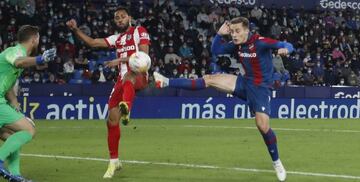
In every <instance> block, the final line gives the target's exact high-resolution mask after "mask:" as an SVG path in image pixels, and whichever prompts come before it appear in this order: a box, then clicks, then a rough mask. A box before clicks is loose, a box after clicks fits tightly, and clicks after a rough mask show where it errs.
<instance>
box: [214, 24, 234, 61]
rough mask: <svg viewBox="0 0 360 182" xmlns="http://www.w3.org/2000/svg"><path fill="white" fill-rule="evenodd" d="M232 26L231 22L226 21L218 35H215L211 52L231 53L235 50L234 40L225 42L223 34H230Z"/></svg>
mask: <svg viewBox="0 0 360 182" xmlns="http://www.w3.org/2000/svg"><path fill="white" fill-rule="evenodd" d="M229 34H230V28H229V22H228V21H225V23H224V24H223V25H222V26H221V27H220V29H219V31H218V32H217V34H216V36H215V37H214V39H213V41H212V44H211V52H212V54H213V56H217V55H219V54H230V53H232V52H233V51H234V49H235V45H234V44H233V43H232V42H224V40H223V38H222V36H225V35H229Z"/></svg>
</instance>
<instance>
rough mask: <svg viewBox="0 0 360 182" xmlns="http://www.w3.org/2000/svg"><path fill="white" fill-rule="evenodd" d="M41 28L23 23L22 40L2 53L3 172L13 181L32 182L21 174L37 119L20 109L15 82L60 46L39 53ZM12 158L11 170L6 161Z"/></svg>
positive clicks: (0, 132)
mask: <svg viewBox="0 0 360 182" xmlns="http://www.w3.org/2000/svg"><path fill="white" fill-rule="evenodd" d="M39 37H40V35H39V28H38V27H36V26H30V25H24V26H21V27H20V29H19V31H18V33H17V38H18V44H17V45H16V46H14V47H9V48H7V49H5V50H4V51H3V52H1V53H0V128H1V129H0V138H1V139H3V140H4V141H5V142H4V143H3V145H1V147H0V176H1V177H3V178H4V179H6V180H8V181H11V182H28V181H30V180H26V179H25V178H23V177H22V176H21V175H20V149H21V147H22V146H23V145H25V144H26V143H28V142H29V141H31V139H32V138H33V136H34V134H35V127H34V123H33V122H32V121H31V120H30V119H28V118H26V117H25V116H24V114H23V113H21V112H20V104H19V103H18V101H17V98H16V95H15V91H14V89H13V86H14V85H15V82H16V80H17V79H18V78H19V77H20V75H21V73H22V71H23V69H24V68H28V67H31V66H35V65H38V64H43V63H47V62H50V61H53V60H54V58H55V56H56V49H49V50H46V51H44V53H43V54H42V55H40V56H37V57H32V55H36V54H37V50H38V45H39ZM5 161H7V162H8V170H7V169H6V167H5V165H4V163H5Z"/></svg>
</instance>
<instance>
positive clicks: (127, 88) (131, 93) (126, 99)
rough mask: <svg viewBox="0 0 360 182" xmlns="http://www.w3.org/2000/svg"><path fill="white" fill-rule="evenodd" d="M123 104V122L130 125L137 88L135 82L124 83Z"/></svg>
mask: <svg viewBox="0 0 360 182" xmlns="http://www.w3.org/2000/svg"><path fill="white" fill-rule="evenodd" d="M122 97H123V98H122V100H123V101H122V102H120V103H119V109H120V114H121V122H122V123H123V124H124V125H128V124H129V122H130V110H131V108H132V104H133V102H134V98H135V88H134V84H133V82H131V81H130V80H127V81H125V82H124V83H123V95H122Z"/></svg>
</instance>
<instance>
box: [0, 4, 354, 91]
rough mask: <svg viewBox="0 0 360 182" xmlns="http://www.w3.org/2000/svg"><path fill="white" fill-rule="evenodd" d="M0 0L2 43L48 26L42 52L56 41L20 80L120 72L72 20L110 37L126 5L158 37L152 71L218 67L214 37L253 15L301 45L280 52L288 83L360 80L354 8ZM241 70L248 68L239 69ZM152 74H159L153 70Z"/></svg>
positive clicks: (277, 60)
mask: <svg viewBox="0 0 360 182" xmlns="http://www.w3.org/2000/svg"><path fill="white" fill-rule="evenodd" d="M122 2H123V3H118V1H117V0H107V1H106V2H105V3H104V2H102V1H84V2H82V3H79V1H77V2H76V1H74V3H68V2H67V3H65V2H62V1H47V0H17V1H15V0H4V1H0V8H1V9H0V32H1V34H0V45H1V46H0V50H1V51H2V50H4V49H5V48H6V47H9V46H12V45H14V44H15V40H16V31H17V29H18V28H19V26H21V25H23V24H29V22H31V23H32V24H34V25H38V26H39V27H40V28H41V38H40V47H39V51H44V50H45V49H48V48H51V47H56V48H57V50H58V57H57V59H56V61H54V62H51V63H49V64H45V65H42V66H37V67H36V68H35V69H31V70H25V71H24V72H23V75H22V79H21V83H58V84H64V83H85V84H87V83H96V82H100V83H103V82H112V81H113V80H114V79H116V75H117V70H116V69H115V68H112V69H110V68H105V67H104V66H103V65H104V64H103V63H104V61H110V60H112V59H114V58H115V53H114V50H113V51H106V50H101V49H90V48H88V47H86V46H85V45H84V44H83V43H82V42H79V40H78V39H77V38H76V37H74V35H73V34H72V33H71V32H70V31H69V29H68V28H67V27H66V25H65V22H66V21H67V20H69V19H70V18H75V19H76V20H77V22H78V24H79V26H80V28H81V29H82V30H83V31H85V32H86V33H87V34H88V35H91V36H92V37H107V36H109V35H112V34H113V33H114V32H116V30H115V29H114V27H115V26H114V25H113V21H112V18H113V14H112V11H113V10H114V9H115V8H116V7H117V6H118V5H123V6H125V7H128V8H129V9H130V12H131V14H132V16H133V17H134V20H133V22H132V23H133V25H142V26H144V27H145V28H146V29H147V30H148V32H149V34H150V36H151V47H150V56H151V58H152V63H153V64H152V67H151V70H150V72H153V71H158V72H160V73H162V74H164V75H166V76H168V77H172V78H178V77H185V78H198V77H202V76H203V75H204V74H208V73H210V72H211V70H210V63H211V59H212V58H211V50H210V47H211V40H212V37H213V36H214V34H215V33H216V30H217V29H218V28H219V26H220V25H221V24H222V22H224V20H229V19H231V18H233V17H236V16H245V17H248V18H249V19H250V21H251V29H252V32H258V33H260V34H261V35H263V36H268V37H271V38H274V39H278V40H281V41H287V42H290V43H292V44H293V45H294V47H295V48H296V51H295V52H294V53H293V54H292V55H290V56H288V57H280V56H276V52H274V59H273V63H274V65H275V73H274V78H276V80H278V82H279V84H286V85H351V86H358V85H359V83H360V81H359V78H360V77H359V75H360V52H359V48H360V44H359V40H360V37H359V36H360V32H359V29H360V16H359V12H355V11H338V12H334V11H323V10H320V9H316V10H311V11H310V10H304V9H299V10H296V9H294V8H293V7H292V6H291V5H289V7H288V8H285V7H283V8H281V9H275V8H269V9H268V8H265V7H264V6H263V5H261V6H259V7H257V6H255V7H248V8H247V7H241V8H239V7H236V6H220V5H218V4H213V5H209V6H204V5H194V4H192V1H191V0H190V1H189V2H187V4H186V5H184V4H175V3H174V2H173V1H171V0H165V1H162V2H158V1H154V3H152V4H146V3H145V2H143V1H130V0H127V1H122ZM232 73H234V74H240V73H241V70H239V69H235V70H232ZM150 80H153V78H152V77H151V76H150Z"/></svg>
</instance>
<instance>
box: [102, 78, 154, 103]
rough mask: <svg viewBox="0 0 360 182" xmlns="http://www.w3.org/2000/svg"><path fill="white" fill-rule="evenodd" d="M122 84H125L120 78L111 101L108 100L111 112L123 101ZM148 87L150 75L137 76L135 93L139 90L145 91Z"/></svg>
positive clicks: (111, 95) (112, 92)
mask: <svg viewBox="0 0 360 182" xmlns="http://www.w3.org/2000/svg"><path fill="white" fill-rule="evenodd" d="M122 84H123V80H121V79H120V77H119V78H118V80H117V81H116V83H115V85H114V87H113V89H112V91H111V94H110V97H109V100H108V105H109V110H110V109H112V108H114V107H116V106H118V105H119V103H120V102H121V101H122V99H123V98H122V95H123V90H122ZM147 85H148V75H147V74H139V75H137V76H136V81H135V85H134V88H135V91H138V90H143V89H145V88H146V87H147Z"/></svg>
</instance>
